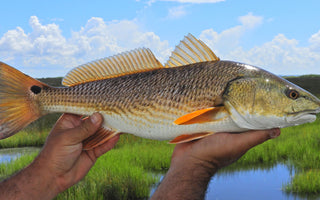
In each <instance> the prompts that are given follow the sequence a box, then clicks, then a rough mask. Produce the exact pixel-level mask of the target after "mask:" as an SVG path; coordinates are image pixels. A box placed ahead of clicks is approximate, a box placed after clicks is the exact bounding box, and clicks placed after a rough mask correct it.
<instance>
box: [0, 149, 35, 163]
mask: <svg viewBox="0 0 320 200" xmlns="http://www.w3.org/2000/svg"><path fill="white" fill-rule="evenodd" d="M38 151H39V148H36V147H22V148H7V149H0V164H1V163H5V162H11V161H12V160H14V159H17V158H19V157H20V156H21V155H24V154H30V153H33V152H38Z"/></svg>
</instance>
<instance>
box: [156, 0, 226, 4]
mask: <svg viewBox="0 0 320 200" xmlns="http://www.w3.org/2000/svg"><path fill="white" fill-rule="evenodd" d="M155 1H156V0H153V2H155ZM160 1H172V2H179V3H197V4H199V3H218V2H222V1H225V0H160Z"/></svg>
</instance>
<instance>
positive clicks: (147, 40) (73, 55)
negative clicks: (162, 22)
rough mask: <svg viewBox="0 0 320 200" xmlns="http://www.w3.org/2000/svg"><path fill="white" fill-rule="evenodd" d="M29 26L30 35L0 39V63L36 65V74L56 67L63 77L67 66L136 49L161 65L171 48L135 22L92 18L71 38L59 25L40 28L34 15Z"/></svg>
mask: <svg viewBox="0 0 320 200" xmlns="http://www.w3.org/2000/svg"><path fill="white" fill-rule="evenodd" d="M29 24H30V27H31V28H32V30H31V32H30V33H25V31H24V30H23V29H22V28H20V27H17V28H16V29H14V30H9V31H8V32H6V33H5V34H4V35H3V36H2V37H1V38H0V60H2V61H4V62H9V63H10V64H11V65H13V66H24V67H33V69H34V67H36V66H38V67H40V68H38V71H41V70H42V68H44V67H46V68H49V67H50V66H51V67H53V66H55V67H56V69H57V72H56V73H57V74H59V76H62V75H64V74H65V73H66V72H67V71H68V69H66V67H67V68H71V67H75V66H77V65H79V64H83V63H85V62H89V61H92V60H95V59H98V58H101V57H105V56H110V55H114V54H116V53H120V52H122V51H127V50H132V49H135V48H139V47H148V48H150V49H151V50H152V51H153V52H154V53H155V54H156V55H157V57H158V58H159V60H161V61H162V62H164V58H165V57H166V56H167V55H168V54H169V52H168V51H170V49H171V48H170V47H169V44H168V42H167V41H161V40H160V37H159V36H157V35H156V34H155V33H153V32H146V31H143V30H141V28H140V26H139V25H138V22H136V21H135V20H131V21H130V20H122V21H110V22H105V21H104V20H103V19H101V18H96V17H92V18H91V19H89V20H88V22H87V23H86V25H85V26H83V27H81V29H80V30H79V31H74V32H72V34H71V37H70V38H66V37H64V36H63V35H62V34H61V29H60V28H59V26H58V25H56V24H54V23H52V24H46V25H43V24H41V23H40V22H39V19H38V18H37V17H36V16H32V17H30V21H29ZM30 69H31V68H30ZM26 71H27V72H28V70H26ZM30 72H32V73H35V71H30ZM57 74H52V75H51V74H46V76H56V75H57ZM35 76H40V75H38V74H35Z"/></svg>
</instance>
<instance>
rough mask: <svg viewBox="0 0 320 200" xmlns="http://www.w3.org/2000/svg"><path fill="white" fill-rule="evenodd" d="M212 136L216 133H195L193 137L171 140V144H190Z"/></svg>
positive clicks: (180, 137) (182, 136) (186, 136)
mask: <svg viewBox="0 0 320 200" xmlns="http://www.w3.org/2000/svg"><path fill="white" fill-rule="evenodd" d="M212 134H214V132H204V133H194V134H191V135H187V134H185V135H179V136H178V137H175V138H174V139H173V140H171V141H170V142H169V144H180V143H184V142H190V141H192V140H197V139H200V138H203V137H206V136H209V135H212Z"/></svg>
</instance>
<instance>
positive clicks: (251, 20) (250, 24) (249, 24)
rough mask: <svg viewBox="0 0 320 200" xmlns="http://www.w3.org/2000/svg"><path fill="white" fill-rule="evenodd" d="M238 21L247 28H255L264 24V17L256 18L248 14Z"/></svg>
mask: <svg viewBox="0 0 320 200" xmlns="http://www.w3.org/2000/svg"><path fill="white" fill-rule="evenodd" d="M238 20H239V21H240V22H241V24H242V25H243V26H244V27H245V28H248V29H250V28H255V27H257V26H258V25H260V24H262V22H263V17H261V16H254V15H253V14H252V13H251V12H250V13H248V14H247V15H244V16H240V17H239V18H238Z"/></svg>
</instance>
